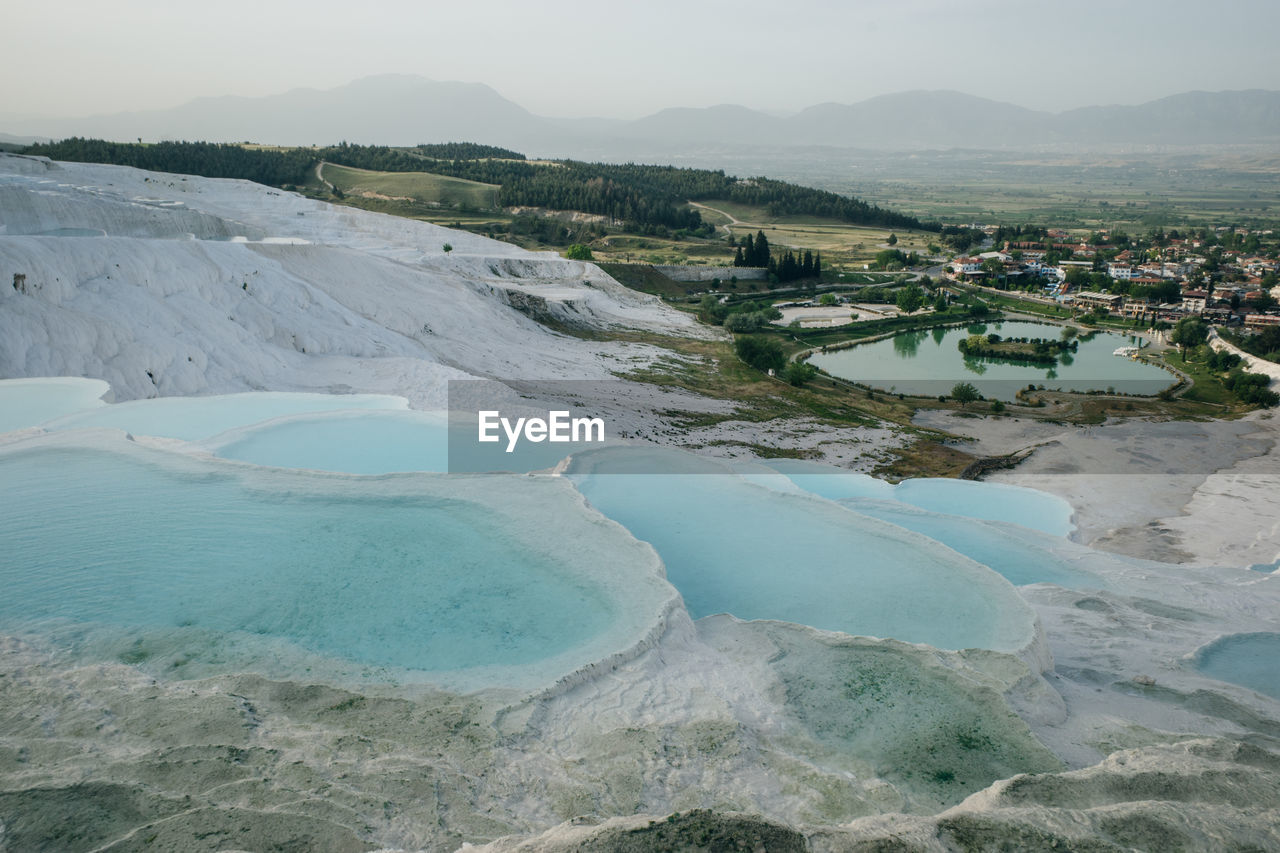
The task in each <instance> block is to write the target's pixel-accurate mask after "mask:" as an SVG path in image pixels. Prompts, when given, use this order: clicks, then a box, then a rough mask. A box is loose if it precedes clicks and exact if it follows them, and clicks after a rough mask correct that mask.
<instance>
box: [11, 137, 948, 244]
mask: <svg viewBox="0 0 1280 853" xmlns="http://www.w3.org/2000/svg"><path fill="white" fill-rule="evenodd" d="M25 153H28V154H38V155H43V156H46V157H50V158H52V159H55V160H73V161H78V162H89V163H118V164H122V165H127V166H137V167H139V168H143V169H151V170H155V171H160V172H177V173H183V174H193V175H203V176H205V177H214V178H245V179H247V180H251V181H257V182H259V183H263V184H269V185H272V186H284V185H289V184H303V183H306V181H307V179H308V172H309V171H310V170H311V169H312V168H313V167H314V166H315V165H316V164H317V163H319V162H322V161H323V162H330V163H336V164H338V165H342V166H352V167H356V168H360V169H372V170H377V171H383V172H430V173H434V174H439V175H446V176H449V177H454V178H462V179H465V180H469V181H479V182H482V183H487V184H497V185H498V186H499V191H498V204H499V205H501V206H502V207H515V206H519V207H543V208H548V209H551V210H576V211H582V212H584V213H592V214H597V215H600V216H607V217H609V218H611V219H615V220H618V221H620V222H623V223H625V225H626V226H627V227H629V228H633V229H635V230H646V229H650V228H654V227H658V226H663V227H667V228H674V229H688V230H691V231H692V230H697V229H701V228H704V224H703V221H702V217H701V215H700V214H699V213H698V211H696V210H694V209H692V208H690V207H689V206H688V204H687V203H688V202H690V201H714V200H724V201H731V202H738V203H740V204H746V205H751V206H754V207H763V208H766V209H767V210H768V211H769V213H770V214H771V215H773V216H784V215H801V216H822V217H828V218H832V219H837V220H840V221H843V222H849V223H852V224H856V225H876V226H883V227H888V228H923V229H926V230H937V228H938V226H937V225H934V224H922V223H921V222H920V221H919V220H917V219H916V218H915V217H913V216H908V215H906V214H902V213H898V212H896V211H892V210H885V209H884V208H880V207H877V206H875V205H872V204H868V203H867V202H864V201H861V200H860V199H856V198H850V197H848V196H842V195H837V194H836V193H832V192H827V191H825V190H817V189H812V188H810V187H802V186H798V185H796V184H789V183H786V182H783V181H775V180H771V179H769V178H752V179H750V180H741V179H739V178H736V177H733V176H730V175H726V174H725V173H724V172H723V171H711V170H707V169H682V168H676V167H673V166H643V165H636V164H633V163H628V164H624V165H616V164H609V163H582V162H578V161H574V160H564V161H558V162H553V163H532V162H529V161H527V160H526V159H525V158H524V155H521V154H517V153H516V152H514V151H507V150H505V149H501V148H494V147H492V146H486V145H476V144H473V143H448V144H444V145H419V146H416V147H413V148H389V147H386V146H379V145H349V144H347V143H343V144H341V145H336V146H332V147H329V148H292V149H280V150H275V149H260V148H250V147H245V146H241V145H233V144H213V143H207V142H162V143H157V144H152V145H142V144H136V143H118V142H104V141H102V140H97V139H81V138H78V137H73V138H71V139H65V140H62V141H61V142H53V143H47V144H39V145H32V146H31V147H29V148H27V149H26V150H25Z"/></svg>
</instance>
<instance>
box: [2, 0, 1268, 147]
mask: <svg viewBox="0 0 1280 853" xmlns="http://www.w3.org/2000/svg"><path fill="white" fill-rule="evenodd" d="M4 19H5V23H4V27H3V35H0V80H2V81H3V85H2V86H0V116H8V117H26V116H50V117H77V116H83V115H89V114H94V113H103V112H116V111H121V110H131V109H154V108H163V107H170V106H176V105H178V104H180V103H183V102H185V101H187V100H190V99H191V98H193V97H197V96H200V95H266V94H274V93H278V92H283V91H287V90H289V89H293V88H298V87H304V86H305V87H313V88H320V89H325V88H331V87H333V86H338V85H341V84H343V83H347V82H350V81H352V80H354V79H357V78H360V77H366V76H370V75H374V74H384V73H405V74H421V75H423V76H426V77H431V78H433V79H437V80H463V81H468V82H481V83H487V84H489V85H490V86H492V87H494V88H495V89H497V90H498V92H500V93H501V94H502V95H504V96H506V97H507V98H510V99H511V100H513V101H515V102H517V103H519V104H520V105H522V106H524V107H526V108H528V109H529V110H531V111H533V112H535V113H539V114H542V115H549V116H605V117H616V118H635V117H639V116H641V115H646V114H648V113H651V112H654V111H655V110H658V109H660V108H662V107H667V106H709V105H712V104H719V103H738V104H743V105H745V106H749V107H754V108H757V109H766V110H787V109H791V110H796V109H800V108H803V107H806V106H809V105H812V104H815V103H821V102H824V101H838V102H841V103H852V102H855V101H859V100H862V99H864V98H868V97H871V96H873V95H879V94H885V93H889V92H898V91H904V90H908V89H958V90H960V91H964V92H968V93H970V94H974V95H981V96H984V97H989V98H995V99H997V100H1005V101H1011V102H1013V103H1016V104H1020V105H1022V106H1027V107H1032V108H1037V109H1048V110H1054V111H1057V110H1062V109H1067V108H1071V107H1077V106H1084V105H1088V104H1099V103H1101V104H1111V103H1124V104H1131V103H1140V102H1142V101H1146V100H1151V99H1153V98H1158V97H1162V96H1165V95H1170V94H1174V93H1177V92H1182V91H1187V90H1191V89H1207V90H1219V89H1247V88H1264V89H1280V59H1277V54H1276V50H1275V44H1274V42H1275V34H1276V33H1277V32H1280V3H1277V2H1275V0H1217V2H1214V3H1190V2H1186V0H1109V2H1100V0H1075V2H1069V3H1063V2H1052V3H1051V2H1041V0H856V2H823V1H822V0H787V1H786V2H776V3H763V2H753V0H734V2H727V0H682V2H677V1H676V0H648V2H636V3H625V4H624V3H609V2H603V0H593V2H587V0H469V2H451V3H439V2H433V1H432V0H404V2H401V0H363V2H359V0H357V2H350V0H347V1H346V2H334V0H307V2H298V0H252V2H250V0H222V2H219V3H208V2H201V3H194V2H189V0H114V2H102V0H88V1H87V0H70V1H69V2H62V3H58V4H55V5H51V6H47V5H44V4H37V3H31V2H28V3H13V4H9V7H8V9H7V11H6V12H5V15H4ZM3 129H4V128H3V127H0V130H3Z"/></svg>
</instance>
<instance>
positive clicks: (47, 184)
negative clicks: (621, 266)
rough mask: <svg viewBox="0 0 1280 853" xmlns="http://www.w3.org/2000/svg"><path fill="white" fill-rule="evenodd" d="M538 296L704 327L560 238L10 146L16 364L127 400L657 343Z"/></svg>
mask: <svg viewBox="0 0 1280 853" xmlns="http://www.w3.org/2000/svg"><path fill="white" fill-rule="evenodd" d="M91 234H97V235H100V236H88V235H91ZM445 244H449V245H450V246H451V247H452V251H450V252H445V251H444V246H445ZM15 275H20V276H25V280H24V281H23V282H22V289H21V290H19V289H18V288H17V286H16V284H15V285H14V286H10V282H11V281H13V280H14V276H15ZM527 315H533V316H539V317H546V318H550V319H553V320H556V321H559V322H563V323H567V324H573V325H580V326H588V327H596V328H604V327H611V326H627V327H634V328H642V329H649V330H653V331H658V332H667V333H685V334H687V333H694V334H696V333H697V332H696V326H695V325H694V323H693V321H692V320H691V319H690V318H688V317H686V316H685V315H682V314H680V313H678V312H675V311H672V310H670V309H668V308H666V307H665V306H663V305H662V304H661V302H660V301H658V300H657V299H655V298H653V297H649V296H644V295H642V294H637V293H635V292H633V291H630V290H628V289H626V288H624V287H622V286H620V285H618V284H617V283H616V282H614V281H613V280H612V279H610V278H609V277H608V276H607V275H605V274H604V273H603V272H601V271H600V270H599V269H598V268H596V267H594V266H592V265H590V264H583V263H580V262H573V261H565V260H562V259H560V258H558V257H556V256H555V255H552V254H549V253H531V252H525V251H523V250H521V249H518V248H516V247H514V246H511V245H508V244H506V243H501V242H498V241H494V240H489V239H487V238H484V237H479V236H477V235H473V234H468V233H465V232H459V231H452V230H450V229H445V228H440V227H437V226H434V225H430V224H427V223H422V222H415V221H411V220H405V219H399V218H396V217H391V216H384V215H380V214H374V213H367V212H364V211H359V210H353V209H348V208H341V207H334V206H331V205H327V204H323V203H321V202H316V201H312V200H309V199H306V198H303V197H301V196H298V195H295V194H292V193H284V192H280V191H277V190H273V189H270V188H269V187H264V186H261V185H258V184H254V183H251V182H248V181H228V180H216V179H208V178H197V177H184V176H178V175H167V174H160V173H153V172H145V171H141V170H137V169H131V168H127V167H120V166H100V165H87V164H75V163H50V162H49V161H46V160H41V159H35V158H24V157H18V156H12V155H0V378H11V377H21V376H41V375H44V376H51V375H76V376H89V377H95V378H101V379H106V380H107V381H108V382H110V383H111V386H112V389H113V390H114V392H115V397H116V399H119V400H123V399H133V398H138V397H148V396H156V395H161V396H169V395H183V394H201V393H216V392H229V391H241V390H248V389H271V390H322V391H348V390H351V391H365V392H387V393H396V394H402V395H404V396H407V397H409V399H410V400H411V401H413V403H414V404H415V405H419V406H425V405H439V404H440V403H441V402H442V401H443V392H444V384H443V383H444V380H447V379H449V378H463V377H466V376H486V377H493V378H499V379H505V378H522V379H577V378H605V377H609V376H611V375H612V374H613V373H614V372H615V371H619V370H623V369H627V368H629V367H632V366H635V365H636V364H637V363H644V362H647V361H648V360H649V358H650V357H651V356H652V354H653V352H654V351H653V350H652V349H650V348H647V347H639V346H628V345H622V344H602V343H598V342H587V341H583V340H580V339H577V338H574V337H570V336H566V335H562V334H558V333H555V332H553V331H550V330H549V329H548V328H547V327H546V326H544V325H542V324H540V323H538V322H535V321H534V320H532V319H530V317H529V316H527Z"/></svg>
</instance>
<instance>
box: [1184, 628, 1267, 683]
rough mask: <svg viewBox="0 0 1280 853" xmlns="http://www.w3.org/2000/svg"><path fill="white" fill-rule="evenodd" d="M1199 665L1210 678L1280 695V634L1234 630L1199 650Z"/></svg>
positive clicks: (1197, 657)
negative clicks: (1241, 632)
mask: <svg viewBox="0 0 1280 853" xmlns="http://www.w3.org/2000/svg"><path fill="white" fill-rule="evenodd" d="M1194 664H1195V668H1196V669H1197V670H1199V671H1200V672H1201V673H1203V674H1204V675H1207V676H1209V677H1210V678H1216V679H1217V680H1219V681H1226V682H1230V683H1231V684H1238V685H1240V686H1241V687H1247V688H1249V689H1250V690H1256V691H1257V692H1259V693H1263V694H1265V695H1267V696H1270V697H1271V698H1273V699H1280V634H1270V633H1265V632H1262V633H1256V634H1231V635H1230V636H1226V637H1222V638H1220V639H1218V640H1215V641H1214V642H1212V643H1209V644H1208V645H1207V646H1205V647H1204V648H1202V649H1200V650H1199V651H1198V652H1196V654H1195V656H1194Z"/></svg>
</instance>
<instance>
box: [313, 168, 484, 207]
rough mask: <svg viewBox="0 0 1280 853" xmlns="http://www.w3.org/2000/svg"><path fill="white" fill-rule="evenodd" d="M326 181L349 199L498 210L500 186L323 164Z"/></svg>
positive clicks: (426, 175) (434, 176) (427, 174)
mask: <svg viewBox="0 0 1280 853" xmlns="http://www.w3.org/2000/svg"><path fill="white" fill-rule="evenodd" d="M323 168H324V179H325V180H326V181H328V182H329V183H331V184H333V185H334V186H335V187H337V188H338V189H340V190H342V192H343V193H345V194H346V195H348V196H363V197H365V198H374V199H381V200H388V201H416V202H421V203H425V204H427V205H431V206H435V207H441V208H450V209H470V210H476V211H484V210H494V209H495V208H496V207H497V206H498V186H497V185H496V184H480V183H476V182H475V181H464V180H462V179H460V178H450V177H447V176H445V175H432V174H430V173H427V172H370V171H366V170H364V169H353V168H351V167H349V166H335V165H334V164H332V163H326V164H324V167H323Z"/></svg>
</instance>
